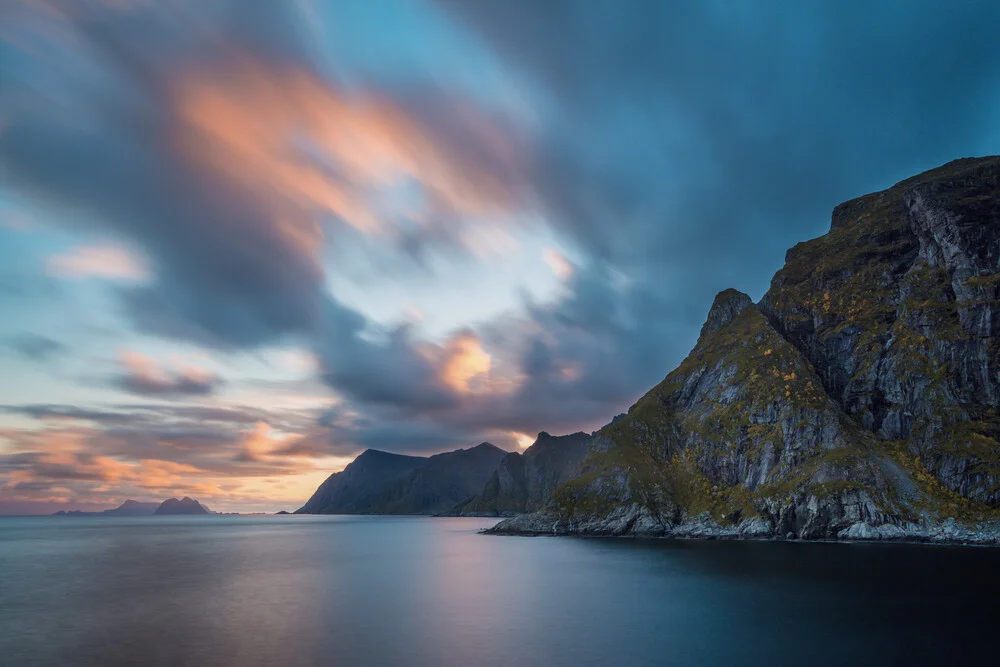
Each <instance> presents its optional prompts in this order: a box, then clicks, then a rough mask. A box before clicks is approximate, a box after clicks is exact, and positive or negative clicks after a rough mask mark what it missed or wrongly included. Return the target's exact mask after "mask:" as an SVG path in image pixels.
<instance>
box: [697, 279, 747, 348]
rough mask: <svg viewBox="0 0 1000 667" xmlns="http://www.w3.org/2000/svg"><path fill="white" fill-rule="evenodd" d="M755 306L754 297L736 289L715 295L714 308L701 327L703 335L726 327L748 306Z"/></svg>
mask: <svg viewBox="0 0 1000 667" xmlns="http://www.w3.org/2000/svg"><path fill="white" fill-rule="evenodd" d="M751 306H753V299H751V298H750V297H749V296H748V295H746V294H744V293H743V292H740V291H738V290H734V289H727V290H723V291H721V292H719V293H718V294H716V295H715V301H713V302H712V308H711V310H709V311H708V319H707V320H705V324H704V326H702V328H701V336H706V335H708V334H710V333H712V332H713V331H715V330H716V329H718V328H719V327H724V326H726V325H727V324H729V323H730V322H732V321H733V318H734V317H736V316H737V315H739V314H740V313H742V312H743V311H744V310H746V309H747V308H749V307H751Z"/></svg>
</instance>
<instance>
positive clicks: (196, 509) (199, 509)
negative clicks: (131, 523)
mask: <svg viewBox="0 0 1000 667" xmlns="http://www.w3.org/2000/svg"><path fill="white" fill-rule="evenodd" d="M210 513H211V512H210V511H209V509H208V508H207V507H205V506H204V505H202V504H201V503H199V502H198V501H197V500H195V499H194V498H188V497H187V496H184V497H183V498H181V499H180V500H177V499H176V498H168V499H167V500H164V501H163V502H162V503H160V506H159V507H157V508H156V511H155V512H153V514H155V515H158V516H159V515H177V514H210Z"/></svg>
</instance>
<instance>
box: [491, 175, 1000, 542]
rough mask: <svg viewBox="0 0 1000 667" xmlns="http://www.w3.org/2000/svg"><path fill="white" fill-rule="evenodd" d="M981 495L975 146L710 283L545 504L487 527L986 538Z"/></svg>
mask: <svg viewBox="0 0 1000 667" xmlns="http://www.w3.org/2000/svg"><path fill="white" fill-rule="evenodd" d="M998 507H1000V157H989V158H981V159H965V160H957V161H954V162H951V163H949V164H947V165H944V166H943V167H940V168H938V169H935V170H932V171H930V172H927V173H924V174H921V175H919V176H916V177H914V178H911V179H908V180H906V181H903V182H901V183H899V184H897V185H895V186H894V187H892V188H890V189H888V190H885V191H883V192H878V193H874V194H871V195H866V196H864V197H860V198H858V199H855V200H852V201H849V202H846V203H844V204H841V205H840V206H838V207H837V208H836V209H835V210H834V213H833V221H832V225H831V229H830V231H829V233H827V234H826V235H824V236H822V237H820V238H817V239H814V240H812V241H808V242H806V243H800V244H799V245H797V246H795V247H794V248H792V249H791V250H790V251H789V252H788V254H787V257H786V262H785V266H784V267H783V268H782V269H781V270H780V271H779V272H778V273H777V274H776V275H775V277H774V279H773V280H772V283H771V288H770V289H769V291H768V292H767V294H766V295H765V296H764V298H763V299H762V300H761V302H760V303H759V304H753V302H752V300H751V299H750V298H749V297H748V296H747V295H745V294H741V293H740V292H737V291H735V290H726V291H724V292H722V293H720V294H719V295H718V296H717V297H716V300H715V303H714V304H713V305H712V308H711V311H710V313H709V316H708V318H707V321H706V323H705V326H704V327H703V329H702V332H701V336H700V338H699V340H698V343H697V345H696V346H695V348H694V350H692V352H691V353H690V355H689V356H688V357H687V358H686V359H685V360H684V361H683V362H682V363H681V365H680V366H679V367H678V368H677V369H676V370H674V371H673V372H671V373H670V374H669V375H668V376H667V377H666V379H664V381H663V382H662V383H660V384H659V385H658V386H657V387H655V388H654V389H653V390H652V391H650V392H649V393H648V394H646V395H645V396H644V397H642V398H641V399H640V400H639V401H638V402H637V403H636V404H635V405H633V406H632V407H631V408H630V410H629V412H628V414H627V416H626V417H625V418H624V419H620V420H617V421H615V422H613V423H611V424H609V425H608V426H606V427H605V428H603V429H602V430H601V431H600V432H599V433H598V434H597V435H596V437H595V440H594V443H593V445H592V447H591V452H590V454H589V455H588V456H587V458H586V460H585V461H584V462H583V463H582V465H581V467H580V469H579V471H578V474H577V475H576V476H575V477H574V478H573V479H571V480H569V481H567V482H565V483H564V484H562V485H561V486H560V487H559V488H558V489H557V490H556V492H555V493H554V494H553V496H552V498H551V500H550V502H549V503H548V505H547V506H546V508H545V509H544V510H543V511H541V512H537V513H534V514H529V515H523V516H521V517H516V518H513V519H508V520H506V521H503V522H501V523H500V524H498V526H497V527H496V528H495V529H494V530H495V532H524V533H538V532H544V533H584V534H648V535H667V534H674V535H703V536H736V535H750V536H757V537H765V536H779V537H799V538H836V537H840V538H857V539H865V538H894V537H912V538H919V539H939V538H940V539H969V540H973V541H977V540H978V541H991V540H994V539H996V537H995V536H996V534H997V533H995V532H992V529H987V528H986V527H984V526H985V524H986V523H989V524H990V525H995V524H992V523H991V522H994V521H996V520H997V519H998V518H1000V517H998ZM984 522H985V523H984ZM942 536H943V537H942Z"/></svg>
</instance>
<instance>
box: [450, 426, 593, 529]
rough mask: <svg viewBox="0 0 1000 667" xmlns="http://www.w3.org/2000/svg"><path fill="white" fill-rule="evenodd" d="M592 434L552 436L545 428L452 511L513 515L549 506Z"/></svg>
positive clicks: (580, 459)
mask: <svg viewBox="0 0 1000 667" xmlns="http://www.w3.org/2000/svg"><path fill="white" fill-rule="evenodd" d="M590 440H591V436H590V435H588V434H586V433H573V434H572V435H563V436H552V435H549V434H548V433H545V432H544V431H543V432H541V433H539V434H538V438H537V439H536V440H535V442H534V444H532V445H531V446H530V447H528V448H527V449H526V450H524V453H523V454H520V453H518V452H511V453H509V454H507V455H506V456H504V458H503V460H501V461H500V465H499V466H497V469H496V470H495V471H494V472H493V474H492V475H491V476H490V478H489V481H487V482H486V486H485V487H484V488H483V489H482V492H481V493H479V494H478V495H476V496H474V497H472V498H469V499H468V500H466V501H464V502H462V503H460V504H459V505H458V506H456V507H454V508H453V509H452V510H450V511H449V512H448V514H451V515H459V516H513V515H515V514H521V513H523V512H533V511H535V510H539V509H541V508H542V507H544V506H545V504H546V503H547V502H548V501H549V499H550V498H551V497H552V494H553V493H554V492H555V490H556V489H557V488H558V487H559V485H561V484H562V483H563V482H565V481H566V480H568V479H569V478H570V477H571V476H572V474H573V472H574V471H575V470H576V468H577V466H579V465H580V463H581V461H583V458H584V456H586V454H587V450H588V447H589V445H590Z"/></svg>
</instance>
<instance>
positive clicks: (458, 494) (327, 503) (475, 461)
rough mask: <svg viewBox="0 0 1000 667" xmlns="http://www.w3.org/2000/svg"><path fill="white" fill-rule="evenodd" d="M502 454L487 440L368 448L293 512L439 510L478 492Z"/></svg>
mask: <svg viewBox="0 0 1000 667" xmlns="http://www.w3.org/2000/svg"><path fill="white" fill-rule="evenodd" d="M506 454H507V452H505V451H504V450H502V449H500V448H499V447H496V446H495V445H492V444H490V443H488V442H484V443H480V444H479V445H476V446H475V447H470V448H468V449H458V450H455V451H451V452H444V453H442V454H435V455H433V456H429V457H420V456H405V455H402V454H393V453H391V452H383V451H381V450H376V449H368V450H365V451H364V452H362V453H361V454H360V455H358V457H357V458H355V459H354V461H352V462H351V463H349V464H348V465H347V467H345V468H344V470H342V471H340V472H336V473H333V474H332V475H330V476H329V477H328V478H327V479H326V480H325V481H324V482H323V483H322V484H321V485H320V486H319V488H318V489H317V490H316V492H315V493H314V494H313V495H312V497H310V498H309V500H307V501H306V503H305V504H304V505H303V506H302V507H300V508H299V509H298V510H296V511H295V514H426V515H430V514H437V513H439V512H442V511H446V510H448V509H449V508H451V507H453V506H454V505H455V504H456V503H459V502H461V501H463V500H465V499H467V498H469V497H470V496H473V495H475V494H476V493H478V492H479V491H480V490H481V489H482V487H483V484H485V482H486V480H487V479H488V478H489V476H490V475H491V474H492V473H493V471H494V470H495V469H496V467H497V464H499V462H500V460H501V459H502V458H503V457H504V456H505V455H506Z"/></svg>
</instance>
